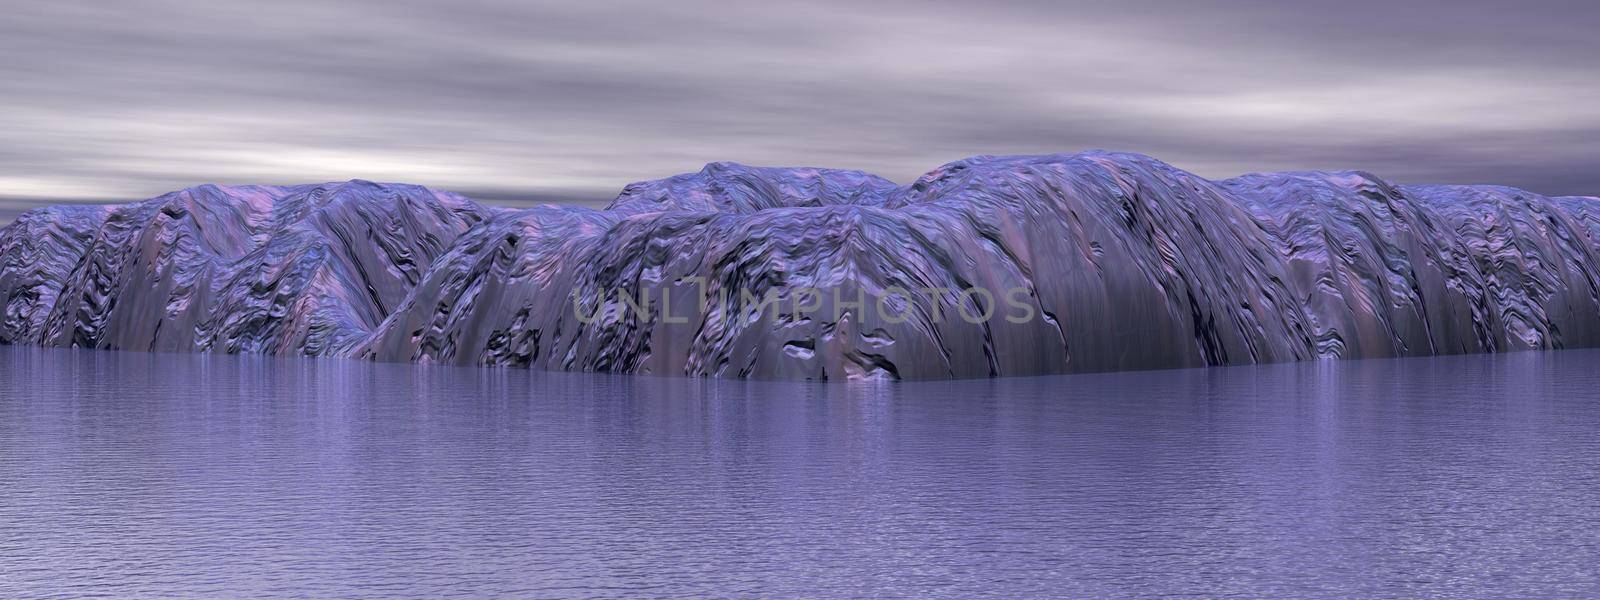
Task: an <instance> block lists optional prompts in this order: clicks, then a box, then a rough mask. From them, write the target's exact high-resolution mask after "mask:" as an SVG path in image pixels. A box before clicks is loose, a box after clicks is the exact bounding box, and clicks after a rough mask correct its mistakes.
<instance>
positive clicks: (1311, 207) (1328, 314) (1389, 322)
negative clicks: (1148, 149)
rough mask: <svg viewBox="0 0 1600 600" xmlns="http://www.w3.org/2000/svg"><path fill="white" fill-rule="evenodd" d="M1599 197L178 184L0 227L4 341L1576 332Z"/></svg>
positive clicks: (1353, 336) (961, 353)
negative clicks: (480, 198)
mask: <svg viewBox="0 0 1600 600" xmlns="http://www.w3.org/2000/svg"><path fill="white" fill-rule="evenodd" d="M1596 206H1600V199H1596V198H1572V197H1569V198H1546V197H1543V196H1539V195H1537V194H1533V193H1529V192H1525V191H1521V190H1515V189H1510V188H1502V187H1488V186H1398V185H1394V184H1391V183H1388V182H1385V181H1383V180H1382V179H1379V178H1378V177H1376V176H1373V175H1371V174H1367V173H1360V172H1344V173H1279V174H1258V175H1247V176H1243V177H1239V178H1235V179H1230V180H1226V181H1209V180H1206V179H1204V178H1201V177H1198V176H1196V175H1193V174H1190V173H1186V172H1184V171H1182V170H1179V169H1176V168H1174V167H1172V166H1169V165H1167V164H1164V163H1162V162H1160V161H1157V160H1155V159H1152V158H1149V157H1145V156H1139V155H1133V154H1116V153H1102V152H1091V153H1083V154H1076V155H1047V156H1015V157H989V156H981V157H974V158H970V159H966V160H962V161H957V162H954V163H950V164H948V165H945V166H943V167H940V168H938V169H936V170H934V171H932V172H930V173H928V174H927V175H924V176H922V177H921V178H919V179H918V180H916V181H915V182H913V183H911V184H910V185H906V186H897V185H895V184H894V183H892V182H889V181H887V180H885V179H882V178H879V177H876V176H873V175H870V174H866V173H862V172H858V171H843V170H829V169H778V168H753V167H745V166H741V165H736V164H731V163H714V164H711V165H707V166H706V168H705V169H704V170H702V171H700V172H699V173H692V174H685V175H680V176H676V177H672V178H668V179H664V180H659V181H651V182H642V183H636V184H633V185H630V186H628V187H627V188H626V189H624V190H623V192H622V194H621V195H620V196H619V197H618V198H617V199H616V201H615V202H613V203H612V205H611V206H610V207H608V208H607V209H605V210H598V211H597V210H591V209H586V208H578V207H571V206H554V205H552V206H544V207H537V208H530V209H525V210H508V209H498V208H493V207H486V206H482V205H479V204H476V203H474V202H472V201H470V200H468V199H466V198H463V197H460V196H457V195H454V194H449V193H443V192H434V191H430V190H427V189H424V188H420V187H415V186H406V185H393V184H375V183H369V182H363V181H352V182H348V183H342V184H327V185H317V186H298V187H255V186H249V187H217V186H202V187H198V188H193V189H190V190H185V191H181V192H176V193H173V194H168V195H166V196H162V197H160V198H156V199H153V200H149V201H145V202H140V203H134V204H127V205H121V206H111V207H85V206H62V207H53V208H48V209H42V210H38V211H34V212H30V213H28V214H26V215H24V216H23V217H22V218H20V219H18V220H17V221H16V222H14V223H12V224H11V225H9V226H7V227H6V228H5V230H4V231H3V233H0V298H3V300H4V303H5V304H4V314H3V319H0V343H6V344H38V345H51V346H75V347H86V348H107V349H121V350H155V351H196V352H244V353H266V354H279V355H306V356H343V357H364V358H371V359H378V360H413V361H423V362H441V363H452V364H467V365H507V366H524V367H533V368H541V369H561V370H588V371H620V372H631V373H655V374H679V375H691V376H721V377H784V378H812V379H847V378H849V379H854V378H907V379H913V378H914V379H931V378H952V377H991V376H1003V375H1028V374H1044V373H1062V372H1081V371H1104V370H1118V369H1144V368H1166V367H1189V366H1202V365H1224V364H1247V363H1257V362H1271V361H1286V360H1307V359H1316V358H1340V357H1389V356H1421V355H1432V354H1444V353H1462V352H1499V351H1509V350H1522V349H1549V348H1569V347H1583V346H1596V345H1600V262H1597V260H1596V259H1597V256H1600V246H1597V242H1600V211H1597V210H1596V208H1595V207H1596Z"/></svg>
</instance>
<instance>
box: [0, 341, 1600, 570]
mask: <svg viewBox="0 0 1600 600" xmlns="http://www.w3.org/2000/svg"><path fill="white" fill-rule="evenodd" d="M1597 373H1600V352H1590V351H1569V352H1560V353H1546V354H1537V353H1525V354H1515V355H1506V356H1498V357H1480V356H1469V357H1443V358H1429V359H1409V360H1394V361H1357V362H1345V363H1309V364H1290V365H1273V366H1265V367H1241V368H1226V369H1213V370H1185V371H1162V372H1146V373H1120V374H1104V375H1076V376H1064V377H1048V378H1027V379H1002V380H983V381H962V382H955V383H910V384H892V383H879V384H868V385H842V384H812V383H778V382H737V381H708V380H683V379H666V378H648V377H616V376H604V375H581V374H552V373H538V372H529V371H522V370H499V369H463V368H447V367H426V366H412V365H398V364H370V363H363V362H355V361H338V360H323V361H315V360H278V359H264V358H247V357H229V356H193V355H148V354H127V353H111V352H87V351H68V350H40V349H28V348H0V596H4V597H15V596H17V595H19V594H26V595H34V594H41V593H51V592H60V593H82V592H95V591H100V592H116V593H118V594H120V595H158V594H183V595H216V594H219V593H223V592H227V593H237V594H249V595H256V596H262V595H283V596H296V597H298V596H305V595H327V596H341V597H349V596H363V595H372V596H387V595H392V594H394V593H396V592H401V591H411V592H418V593H425V594H439V593H447V592H456V593H466V594H489V593H521V594H524V595H530V594H531V595H545V596H550V595H558V596H568V595H617V594H621V593H623V592H626V591H638V592H642V593H644V594H645V595H648V596H700V595H706V594H721V595H726V594H741V593H742V594H752V593H766V594H770V595H795V594H809V595H825V596H845V595H849V596H860V595H891V596H961V597H966V596H971V595H973V594H975V593H979V592H989V593H995V594H998V595H1005V596H1019V595H1042V594H1050V595H1075V596H1086V595H1095V596H1101V595H1118V594H1129V595H1134V594H1151V593H1201V594H1206V595H1220V594H1226V593H1243V594H1248V595H1251V596H1265V595H1278V594H1296V595H1326V596H1349V595H1352V594H1354V595H1379V594H1381V595H1403V596H1412V595H1423V594H1433V593H1439V594H1447V593H1475V594H1496V593H1509V592H1512V591H1518V590H1521V591H1536V592H1544V593H1561V592H1564V593H1569V594H1580V595H1594V594H1596V593H1597V592H1600V584H1597V577H1600V556H1597V549H1596V545H1595V544H1596V540H1597V539H1600V511H1597V509H1600V506H1597V504H1600V494H1597V492H1600V478H1597V469H1600V467H1597V465H1600V436H1597V433H1600V392H1597V391H1596V390H1597V389H1600V387H1597V386H1600V375H1597Z"/></svg>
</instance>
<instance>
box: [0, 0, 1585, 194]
mask: <svg viewBox="0 0 1600 600" xmlns="http://www.w3.org/2000/svg"><path fill="white" fill-rule="evenodd" d="M332 4H333V3H322V2H297V1H280V2H273V3H249V2H228V1H217V0H211V1H206V0H165V1H128V2H118V3H109V2H99V1H58V2H49V3H44V2H28V3H21V5H20V6H10V7H7V9H6V12H7V18H6V19H5V20H3V21H0V54H3V55H5V56H6V57H7V60H6V61H3V62H0V130H3V131H5V133H6V135H4V136H3V137H0V196H4V197H5V198H6V199H5V200H4V202H0V220H5V219H8V218H9V215H14V214H15V212H16V211H17V210H20V209H22V208H26V207H27V206H29V205H31V204H33V203H41V202H51V201H58V200H62V199H84V198H88V199H107V200H109V199H118V200H129V199H137V198H144V197H149V196H154V195H157V194H159V193H162V192H165V191H168V190H171V189H176V188H181V187H186V186H190V185H194V184H198V183H204V182H221V183H246V182H249V183H302V182H311V181H324V180H342V179H350V178H364V179H375V180H389V181H406V182H413V183H421V184H425V185H430V186H435V187H440V188H445V189H455V190H460V191H464V192H468V193H474V194H478V195H480V196H482V197H484V198H485V199H487V200H499V201H504V202H507V203H531V202H536V201H570V202H590V203H599V202H603V201H605V200H606V199H608V198H609V197H610V196H611V195H613V194H615V192H616V190H618V189H620V188H621V187H622V186H623V185H624V184H626V183H628V182H630V181H634V180H639V179H648V178H655V177H662V176H666V175H670V174H673V173H678V172H683V171H692V170H695V169H698V168H699V166H700V165H701V164H703V163H705V162H709V161H713V160H735V161H740V162H746V163H754V164H784V165H801V164H804V165H816V166H836V167H851V168H861V169H865V170H869V171H873V172H877V173H880V174H882V175H885V176H887V177H890V178H891V179H895V180H898V181H906V180H909V179H912V178H914V177H915V176H916V175H918V174H919V173H921V172H922V171H924V170H927V169H929V168H932V167H934V166H937V165H938V164H940V163H943V162H946V161H949V160H953V159H957V158H961V157H964V156H968V155H973V154H985V153H989V154H993V153H1036V152H1062V151H1077V150H1081V149H1085V148H1109V149H1118V150H1131V151H1137V152H1144V153H1148V154H1152V155H1155V156H1158V157H1160V158H1163V159H1165V160H1167V161H1169V162H1173V163H1174V164H1177V165H1179V166H1181V167H1185V168H1188V169H1191V170H1194V171H1196V172H1199V173H1201V174H1203V175H1207V176H1213V177H1225V176H1231V175H1235V174H1238V173H1241V172H1245V171H1251V170H1284V169H1334V168H1360V169H1367V170H1371V171H1374V172H1377V173H1379V174H1381V175H1384V176H1387V177H1390V178H1391V179H1395V180H1399V181H1402V182H1445V183H1467V182H1474V183H1484V182H1488V183H1504V184H1509V185H1516V186H1520V187H1526V188H1529V189H1532V190H1535V191H1539V192H1543V193H1550V194H1578V193H1587V194H1594V193H1600V169H1597V168H1596V167H1597V166H1600V165H1597V159H1596V157H1600V78H1596V77H1594V68H1595V64H1594V59H1593V58H1592V57H1594V56H1600V41H1597V39H1596V36H1594V35H1592V32H1590V31H1587V29H1589V28H1590V27H1592V24H1593V23H1595V22H1596V21H1597V19H1600V7H1595V6H1593V5H1591V4H1586V3H1557V2H1542V1H1537V0H1536V1H1532V2H1519V3H1515V4H1514V5H1508V4H1506V3H1502V2H1475V1H1455V2H1450V1H1444V0H1434V1H1431V2H1372V1H1368V0H1358V1H1355V2H1340V3H1333V2H1328V3H1303V2H1296V3H1287V2H1245V1H1243V0H1239V1H1208V0H1200V1H1191V2H1143V3H1140V2H1079V3H1063V2H1044V1H1042V0H1038V1H1032V2H1015V3H998V4H997V3H984V4H977V3H954V2H950V3H940V2H918V3H873V5H872V6H860V5H859V3H854V4H852V3H831V2H814V3H809V4H801V5H788V6H776V5H766V4H765V3H759V4H758V3H728V4H718V3H711V2H697V1H683V2H625V3H581V4H580V3H565V2H562V3H542V2H504V3H499V2H487V1H481V0H480V1H466V2H459V1H458V2H449V3H445V2H421V1H416V0H402V1H391V2H377V1H362V2H341V3H337V5H332Z"/></svg>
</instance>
